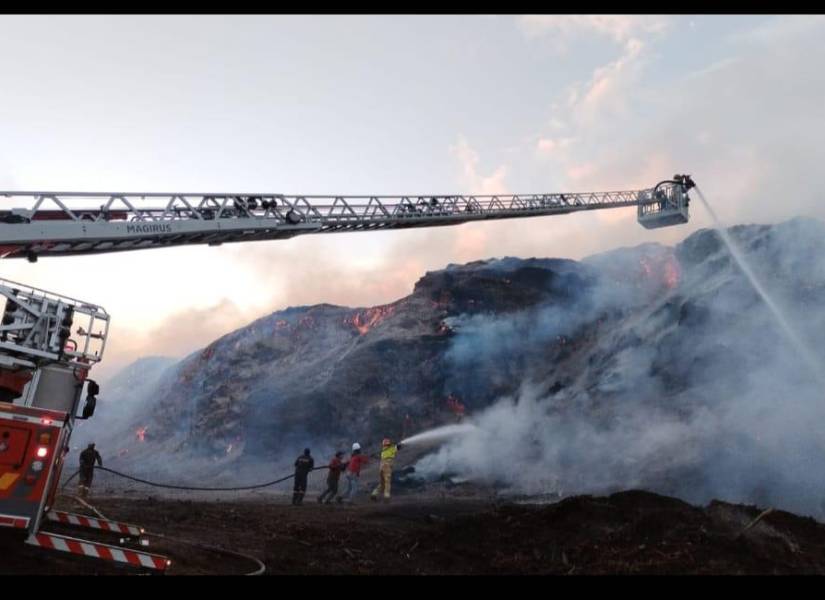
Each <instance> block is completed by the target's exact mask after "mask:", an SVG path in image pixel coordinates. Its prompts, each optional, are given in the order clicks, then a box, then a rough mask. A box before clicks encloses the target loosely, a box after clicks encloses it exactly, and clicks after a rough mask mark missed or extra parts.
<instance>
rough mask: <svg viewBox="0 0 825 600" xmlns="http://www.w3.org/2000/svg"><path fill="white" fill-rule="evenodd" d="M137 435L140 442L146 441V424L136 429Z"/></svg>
mask: <svg viewBox="0 0 825 600" xmlns="http://www.w3.org/2000/svg"><path fill="white" fill-rule="evenodd" d="M135 437H136V438H137V440H138V441H139V442H145V441H146V427H145V426H144V427H138V428H137V430H136V431H135Z"/></svg>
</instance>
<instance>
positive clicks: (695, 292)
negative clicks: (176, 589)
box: [84, 219, 825, 516]
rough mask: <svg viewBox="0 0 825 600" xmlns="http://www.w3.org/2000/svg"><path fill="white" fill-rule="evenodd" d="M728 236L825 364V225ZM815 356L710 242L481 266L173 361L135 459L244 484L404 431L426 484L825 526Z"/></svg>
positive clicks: (150, 393)
mask: <svg viewBox="0 0 825 600" xmlns="http://www.w3.org/2000/svg"><path fill="white" fill-rule="evenodd" d="M728 233H729V235H730V237H731V238H732V239H734V240H735V241H736V243H737V246H738V247H739V248H740V250H741V254H742V256H744V257H746V258H747V260H748V263H749V264H750V265H751V266H752V270H753V271H754V274H755V275H756V276H758V278H759V280H760V281H761V282H763V284H764V287H765V288H766V289H767V291H769V292H770V294H771V299H772V301H773V303H774V305H775V307H778V308H779V309H780V310H781V314H782V315H784V318H785V319H786V320H787V322H788V324H789V326H790V327H791V328H792V329H793V331H795V332H796V334H797V335H798V337H799V338H800V339H802V341H803V343H804V345H805V346H806V347H808V348H809V349H810V350H811V353H812V354H813V355H814V356H813V361H815V362H817V363H818V364H823V360H825V352H823V348H822V344H821V342H820V340H823V339H825V302H824V301H825V259H822V258H821V257H823V256H825V225H823V223H821V222H819V221H815V220H805V219H795V220H792V221H788V222H785V223H781V224H778V225H773V226H739V227H734V228H731V229H730V230H729V232H728ZM443 332H447V333H448V334H446V335H445V334H443ZM808 362H810V361H805V360H802V359H800V358H799V353H798V351H797V348H796V345H795V344H794V343H793V342H792V341H791V340H790V338H789V337H788V336H787V335H784V334H783V332H782V328H781V327H780V326H778V325H777V321H776V319H775V316H774V313H773V310H772V309H771V308H768V307H766V304H765V303H764V301H763V300H762V299H761V298H760V296H759V294H758V293H757V292H755V291H754V288H753V286H752V285H751V284H750V283H749V281H748V278H747V277H746V276H745V275H744V274H743V272H742V270H741V268H740V267H739V266H738V264H737V261H735V260H733V259H732V258H731V254H730V253H729V252H728V251H727V249H726V247H725V244H724V240H723V239H721V238H720V236H719V235H718V234H717V233H716V232H714V231H712V230H701V231H698V232H696V233H694V234H693V235H691V236H689V237H688V238H687V239H685V240H684V241H683V242H682V243H680V244H678V245H676V246H675V247H673V248H668V247H664V246H661V245H658V244H644V245H642V246H638V247H636V248H625V249H619V250H615V251H611V252H606V253H603V254H600V255H597V256H592V257H589V258H587V259H585V260H583V261H580V262H576V261H572V260H560V259H528V260H522V259H515V258H505V259H497V260H488V261H478V262H475V263H470V264H468V265H451V266H449V267H448V268H446V269H444V270H441V271H437V272H433V273H427V274H426V275H425V276H424V277H423V278H422V279H421V280H420V281H419V282H418V283H417V284H416V287H415V290H414V291H413V293H412V294H410V295H409V296H407V297H406V298H403V299H400V300H399V301H397V302H394V303H392V304H388V305H385V306H381V307H374V308H372V309H370V308H363V309H353V308H347V307H336V306H330V305H319V306H313V307H297V308H291V309H288V310H285V311H280V312H277V313H274V314H273V315H270V316H268V317H264V318H262V319H259V320H258V321H255V322H254V323H252V324H250V325H249V326H248V327H245V328H242V329H240V330H238V331H235V332H232V333H230V334H228V335H226V336H224V337H223V338H221V339H219V340H216V341H215V342H213V343H212V344H210V346H209V348H208V352H207V351H203V352H199V353H194V354H193V355H191V356H189V357H187V358H185V359H184V360H182V361H180V362H179V363H177V364H173V365H164V369H163V373H164V374H163V376H160V375H158V376H155V377H154V378H153V379H151V380H150V381H149V383H147V385H146V386H143V387H141V388H140V394H141V398H142V399H144V400H145V404H143V406H142V407H141V408H142V409H143V411H142V414H139V415H137V416H135V418H134V419H133V420H132V422H131V423H130V424H129V427H130V429H129V430H128V431H126V432H125V433H122V437H123V439H125V438H127V437H128V438H130V439H132V443H133V446H134V448H137V449H130V452H129V453H128V454H126V455H125V456H124V457H123V460H124V461H127V462H128V461H133V462H131V463H129V465H130V466H135V468H137V467H138V466H139V465H140V464H141V463H140V462H139V461H138V457H137V456H136V453H137V452H138V451H140V452H143V450H142V449H143V448H153V449H154V453H155V455H156V458H158V459H159V462H161V463H163V464H161V465H160V466H159V468H163V469H164V472H168V473H169V475H170V476H172V475H173V474H174V471H175V469H178V470H179V472H180V474H182V475H185V476H187V477H196V476H201V477H205V475H203V474H204V473H212V471H210V470H209V469H208V468H207V467H205V466H202V465H208V464H220V465H224V466H223V467H222V468H224V469H225V470H226V471H227V473H229V472H234V474H235V475H236V476H237V478H238V479H239V480H240V479H241V478H242V475H243V482H244V483H247V482H248V481H249V480H250V479H251V478H252V476H251V475H250V476H249V477H246V476H245V475H244V474H245V473H251V472H252V471H244V470H243V469H251V470H254V469H258V470H259V471H260V472H261V473H266V474H267V476H268V475H272V474H273V473H274V472H276V471H277V470H278V469H279V468H280V467H281V466H282V465H283V466H285V467H286V468H287V469H288V468H289V466H290V465H291V462H292V461H294V459H295V456H296V455H297V453H298V452H299V451H300V450H301V449H302V448H304V447H306V446H310V447H312V448H313V454H314V455H315V456H316V457H321V456H326V455H329V456H331V455H332V454H333V453H334V451H335V450H338V449H342V448H348V447H349V445H350V444H351V443H352V441H353V440H359V441H360V442H361V443H362V444H365V445H368V444H372V442H376V443H379V442H380V440H381V439H382V438H383V437H387V436H389V437H391V438H392V439H402V438H404V437H407V438H409V439H408V440H407V443H408V444H410V445H411V446H412V447H414V448H416V449H417V450H416V452H415V453H411V455H413V454H414V455H415V457H416V459H415V463H414V465H413V466H414V468H415V471H414V476H415V477H416V478H418V479H419V480H421V481H434V480H437V479H439V478H441V477H442V476H443V475H444V474H445V473H451V474H456V475H457V476H460V477H462V478H467V479H470V480H472V481H478V482H480V483H484V484H491V485H494V486H497V487H498V488H499V489H500V488H506V489H507V490H508V491H509V492H510V493H514V494H533V495H545V494H548V493H553V492H556V493H558V492H561V493H563V494H564V495H573V494H580V493H590V494H601V493H608V492H611V491H616V490H622V489H628V488H645V489H648V490H651V491H655V492H659V493H662V494H667V495H675V496H679V497H680V498H682V499H684V500H687V501H689V502H694V503H705V502H707V501H709V500H710V499H713V498H718V499H722V500H727V501H731V502H746V503H756V504H761V505H770V506H775V507H777V508H783V509H786V510H791V511H794V512H801V513H806V514H812V515H815V516H821V515H822V514H823V513H822V511H823V508H825V503H824V502H823V501H825V470H822V469H819V468H818V465H819V463H820V462H821V457H822V456H823V455H825V436H823V435H822V434H821V433H820V431H819V430H818V429H819V428H818V427H817V424H818V423H821V422H823V419H825V399H823V390H822V386H821V385H820V384H819V382H818V380H817V378H816V377H812V376H811V369H810V367H809V365H808V364H807V363H808ZM134 389H135V388H133V389H132V391H131V392H129V391H128V390H126V389H124V390H122V394H123V395H124V397H125V396H128V393H132V394H134V393H135V392H134ZM127 392H128V393H127ZM101 400H102V401H101V407H100V412H101V414H103V413H105V410H104V409H105V400H106V399H105V398H102V399H101ZM144 400H141V402H143V401H144ZM128 404H129V405H130V406H132V405H135V404H136V402H129V403H128ZM147 414H150V415H151V419H147V418H146V415H147ZM457 419H460V420H461V422H460V424H459V425H457V426H454V427H453V428H451V429H444V430H438V429H436V430H435V431H432V432H431V435H429V436H424V437H419V438H416V437H415V436H413V435H411V434H413V433H415V432H420V431H430V430H432V429H434V428H438V427H439V426H442V425H444V424H445V423H453V424H455V422H456V420H457ZM84 425H85V424H84ZM89 425H90V426H91V427H95V425H94V424H93V423H92V422H90V424H89ZM139 427H147V429H146V431H147V432H148V434H147V435H146V439H147V443H144V444H140V443H139V442H138V441H137V440H134V437H135V433H134V432H135V431H136V430H137V429H138V428H139ZM436 432H438V433H436ZM93 433H94V432H89V435H90V436H91V435H92V434H93ZM112 433H113V434H114V431H113V432H112ZM149 434H151V440H152V443H151V444H150V443H149V442H148V440H149V439H150V435H149ZM436 442H437V443H436ZM419 450H420V452H419ZM425 450H426V451H427V453H426V455H424V456H421V454H423V453H424V451H425ZM164 453H165V454H164ZM159 454H160V455H162V459H161V458H159V457H157V455H159ZM169 456H173V457H174V460H168V457H169ZM210 461H211V462H210ZM216 468H217V467H216ZM231 475H232V473H230V474H228V475H226V476H227V477H228V478H229V477H230V476H231Z"/></svg>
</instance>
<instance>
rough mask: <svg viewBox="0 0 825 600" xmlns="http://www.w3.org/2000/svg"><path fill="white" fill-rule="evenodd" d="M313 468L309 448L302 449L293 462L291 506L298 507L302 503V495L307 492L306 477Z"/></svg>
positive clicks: (313, 460) (313, 461)
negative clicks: (302, 451)
mask: <svg viewBox="0 0 825 600" xmlns="http://www.w3.org/2000/svg"><path fill="white" fill-rule="evenodd" d="M314 467H315V459H314V458H312V456H311V455H310V452H309V448H304V453H303V454H302V455H301V456H299V457H298V458H297V459H296V460H295V486H294V487H293V488H292V490H293V493H292V504H294V505H295V506H298V505H300V504H302V503H303V501H304V494H306V491H307V475H309V472H310V471H312V469H313V468H314Z"/></svg>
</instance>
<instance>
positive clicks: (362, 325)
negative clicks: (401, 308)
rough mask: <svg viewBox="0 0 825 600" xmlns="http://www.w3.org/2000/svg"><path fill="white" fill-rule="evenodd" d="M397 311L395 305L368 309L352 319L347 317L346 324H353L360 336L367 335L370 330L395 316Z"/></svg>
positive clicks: (356, 314)
mask: <svg viewBox="0 0 825 600" xmlns="http://www.w3.org/2000/svg"><path fill="white" fill-rule="evenodd" d="M395 309H396V306H395V305H394V304H387V305H384V306H376V307H374V308H368V309H366V310H363V311H359V312H357V313H355V314H354V315H353V316H352V317H347V318H346V319H344V324H348V325H350V324H351V325H352V326H353V327H355V329H357V330H358V334H359V335H366V334H367V333H368V332H369V331H370V329H372V328H373V327H375V326H376V325H378V324H380V323H381V322H382V321H384V320H385V319H387V318H388V317H391V316H392V315H393V314H395Z"/></svg>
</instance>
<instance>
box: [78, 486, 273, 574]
mask: <svg viewBox="0 0 825 600" xmlns="http://www.w3.org/2000/svg"><path fill="white" fill-rule="evenodd" d="M69 498H72V499H74V500H76V501H77V502H79V503H80V504H82V505H83V506H85V507H86V508H88V509H89V510H91V511H92V512H93V513H95V514H96V515H97V516H98V517H100V518H101V519H103V520H104V521H109V520H110V519H109V518H108V517H107V516H106V515H104V514H103V513H102V512H100V511H99V510H98V509H97V508H95V507H94V506H92V505H91V504H89V503H88V502H86V501H85V500H84V499H83V498H78V497H77V496H69ZM143 535H148V536H149V537H156V538H160V539H164V540H169V541H170V542H178V543H180V544H187V545H189V546H195V547H198V548H203V549H204V550H209V551H211V552H217V553H218V554H229V555H232V556H240V557H241V558H244V559H246V560H248V561H250V562H253V563H255V564H256V565H257V566H258V568H257V569H256V570H255V571H252V572H250V573H244V575H249V576H253V575H263V573H264V571H266V565H264V563H263V562H261V561H260V560H258V559H257V558H255V557H254V556H251V555H249V554H243V553H242V552H237V551H235V550H227V549H226V548H221V547H220V546H212V545H209V544H202V543H201V542H193V541H191V540H184V539H181V538H176V537H172V536H169V535H164V534H162V533H154V532H151V531H144V532H143Z"/></svg>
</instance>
